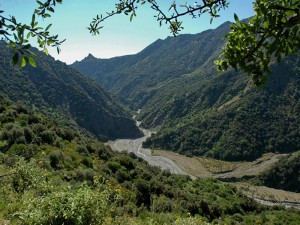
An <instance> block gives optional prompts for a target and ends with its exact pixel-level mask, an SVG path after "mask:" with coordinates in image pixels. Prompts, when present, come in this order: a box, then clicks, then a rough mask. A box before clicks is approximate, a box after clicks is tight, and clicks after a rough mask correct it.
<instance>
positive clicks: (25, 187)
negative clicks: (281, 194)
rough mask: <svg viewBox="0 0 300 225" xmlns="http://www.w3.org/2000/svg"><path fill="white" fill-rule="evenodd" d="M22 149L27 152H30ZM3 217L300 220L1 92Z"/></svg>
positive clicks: (7, 220)
mask: <svg viewBox="0 0 300 225" xmlns="http://www.w3.org/2000/svg"><path fill="white" fill-rule="evenodd" d="M21 157H24V158H26V160H24V158H21ZM0 162H1V163H0V179H1V186H0V190H1V191H0V199H1V204H0V221H1V223H2V224H25V225H27V224H42V225H46V224H93V225H98V224H124V225H126V224H128V225H131V224H178V223H179V224H204V223H207V222H208V221H209V222H213V223H215V222H218V223H229V224H237V223H239V222H241V221H246V222H247V223H249V224H254V223H256V222H257V221H263V222H265V223H270V224H287V221H288V223H289V224H297V222H298V221H299V219H300V214H299V213H297V211H294V212H293V211H288V210H284V209H278V208H277V209H275V208H274V209H273V208H271V207H263V206H261V205H259V204H258V203H256V202H255V201H254V200H253V199H251V198H249V197H247V196H245V195H243V194H242V193H241V192H239V191H238V190H237V189H236V188H235V187H233V186H231V185H229V184H226V183H221V182H218V181H216V180H212V179H195V180H192V179H191V178H189V177H188V176H179V175H172V174H170V173H169V172H168V171H161V170H160V169H159V168H158V167H151V166H150V165H149V164H147V163H145V162H144V161H143V160H141V159H138V158H137V157H136V156H135V155H134V154H129V155H127V154H124V153H122V154H121V153H117V152H113V151H111V149H110V148H109V147H108V146H107V145H104V144H103V143H100V142H97V141H95V140H91V139H89V138H87V137H84V136H82V135H80V134H79V133H77V132H76V131H71V130H68V129H66V128H64V127H60V126H57V125H56V123H55V121H53V120H50V119H49V118H47V117H45V116H44V115H42V114H35V113H33V112H32V111H31V110H30V109H28V108H27V107H25V106H24V105H22V104H15V103H13V102H12V101H9V100H7V99H5V98H3V97H2V96H0Z"/></svg>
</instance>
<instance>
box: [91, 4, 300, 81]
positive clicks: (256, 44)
mask: <svg viewBox="0 0 300 225" xmlns="http://www.w3.org/2000/svg"><path fill="white" fill-rule="evenodd" d="M144 4H148V5H149V6H150V7H151V8H152V9H153V10H154V11H156V12H157V14H156V16H155V17H156V18H157V21H158V22H159V24H160V26H161V25H162V24H164V23H165V24H168V25H169V29H170V30H171V33H172V34H173V35H174V36H176V35H177V34H179V32H180V31H181V30H182V29H183V27H182V21H180V20H179V18H180V17H183V16H191V17H192V18H198V17H200V16H201V15H202V14H205V13H208V14H209V15H210V16H211V22H212V20H213V19H214V18H217V17H219V14H218V13H219V11H220V10H221V9H225V8H226V7H228V5H229V1H227V0H223V1H221V0H219V1H217V0H202V1H201V3H198V2H195V3H194V4H193V5H191V4H189V3H187V2H186V3H184V4H181V5H180V4H177V3H176V2H175V1H174V2H173V3H172V4H171V5H170V7H169V10H168V12H164V11H163V10H162V9H161V5H160V4H158V3H157V2H156V1H155V0H119V3H118V4H115V8H116V11H112V12H107V14H106V16H103V15H101V16H97V17H96V18H94V19H93V21H92V22H91V24H90V27H89V28H88V29H89V30H90V32H91V33H92V34H94V35H95V34H99V30H100V29H102V28H103V26H100V24H101V23H102V22H103V21H105V20H106V19H108V18H109V17H112V16H114V15H116V14H122V13H124V14H125V15H130V21H131V20H132V19H133V17H135V16H136V11H137V10H138V8H139V7H140V6H142V5H144ZM253 5H254V11H255V16H254V17H253V18H251V19H249V20H248V21H246V22H241V21H240V20H239V18H238V17H237V16H236V15H234V18H235V21H236V23H235V24H232V26H231V31H230V32H229V34H228V35H226V36H225V38H226V39H228V42H227V44H226V46H225V48H224V49H223V53H222V54H221V56H220V58H221V59H220V60H218V61H216V64H217V65H218V70H220V71H222V70H227V69H228V67H229V66H232V67H233V68H234V69H238V68H241V69H242V70H244V71H245V72H246V73H248V74H249V75H250V76H251V77H252V80H253V82H254V84H255V85H256V86H261V85H263V84H265V82H266V81H267V80H268V78H267V76H266V75H265V73H266V72H267V73H270V64H271V62H272V60H273V59H277V60H278V61H281V59H282V57H283V56H286V55H288V54H290V53H292V54H295V53H297V52H298V50H299V47H300V34H299V28H300V2H299V0H274V1H268V0H256V2H254V3H253Z"/></svg>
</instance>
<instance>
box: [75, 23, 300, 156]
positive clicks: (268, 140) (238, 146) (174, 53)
mask: <svg viewBox="0 0 300 225" xmlns="http://www.w3.org/2000/svg"><path fill="white" fill-rule="evenodd" d="M228 31H229V23H225V24H223V25H222V26H220V27H219V28H217V29H215V30H210V31H205V32H203V33H201V34H197V35H180V36H178V37H176V38H167V39H166V40H158V41H156V42H154V43H153V44H151V45H150V46H148V47H147V48H146V49H144V50H143V51H142V52H140V53H138V54H136V55H132V56H125V57H118V58H113V59H109V60H100V59H95V58H93V57H91V56H89V57H87V58H85V59H84V60H82V61H81V62H77V63H75V64H73V66H74V67H75V68H77V69H79V70H80V71H81V72H83V73H85V74H87V75H89V76H91V77H92V78H94V79H95V80H97V81H99V82H100V83H101V84H103V85H104V86H105V87H106V88H109V89H110V90H111V91H113V92H114V93H115V94H117V95H121V96H123V97H125V98H127V100H128V101H130V102H133V107H134V108H136V109H142V110H141V112H140V114H139V115H138V116H137V119H138V120H140V121H142V126H143V127H146V128H155V127H157V128H159V129H158V130H159V131H158V132H157V133H156V134H155V135H153V136H152V137H151V138H150V139H149V140H147V141H146V143H145V145H144V146H146V147H150V148H162V149H168V150H171V151H175V152H179V153H181V154H186V155H189V156H192V155H205V156H208V157H214V158H219V159H224V160H253V159H255V158H257V157H260V156H261V155H262V154H264V153H266V152H282V153H285V152H293V151H296V150H299V148H300V146H299V143H300V140H299V126H298V124H299V123H300V121H299V118H300V117H299V110H298V108H299V103H298V99H299V56H293V57H285V58H284V61H283V62H282V63H281V64H278V63H276V62H274V63H273V65H272V71H273V73H272V74H271V75H270V76H271V77H272V80H271V81H270V82H269V83H268V84H266V86H265V87H264V88H261V89H259V88H253V87H251V84H250V83H249V80H248V77H247V76H246V75H245V74H244V73H242V72H240V71H238V72H235V71H234V70H232V69H231V70H228V71H226V72H224V73H223V74H222V75H221V76H220V75H219V74H218V73H217V72H216V71H215V70H214V68H213V65H214V61H215V60H216V59H217V57H218V55H219V53H220V51H221V50H220V49H221V47H222V45H223V44H224V42H223V41H222V37H223V35H225V34H226V33H227V32H228ZM111 65H114V66H111Z"/></svg>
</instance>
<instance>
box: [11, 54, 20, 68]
mask: <svg viewBox="0 0 300 225" xmlns="http://www.w3.org/2000/svg"><path fill="white" fill-rule="evenodd" d="M18 60H19V53H18V52H16V53H15V54H14V55H13V57H12V63H13V65H14V66H15V65H17V63H18Z"/></svg>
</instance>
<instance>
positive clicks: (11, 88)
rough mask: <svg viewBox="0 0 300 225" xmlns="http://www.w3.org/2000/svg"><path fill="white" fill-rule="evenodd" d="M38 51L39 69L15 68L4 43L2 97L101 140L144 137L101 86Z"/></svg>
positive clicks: (0, 61)
mask: <svg viewBox="0 0 300 225" xmlns="http://www.w3.org/2000/svg"><path fill="white" fill-rule="evenodd" d="M34 52H35V53H36V54H37V58H36V61H37V67H36V68H33V67H30V66H26V67H25V68H22V69H19V68H17V67H13V66H11V64H10V59H11V51H10V49H9V48H6V47H5V44H4V43H1V45H0V74H1V75H0V93H1V94H3V95H4V96H6V97H9V98H10V99H12V100H14V101H22V102H25V103H26V104H27V105H31V106H32V107H33V108H35V109H36V110H37V111H40V112H43V113H47V115H49V116H52V118H56V120H57V121H59V122H60V123H62V124H68V125H69V126H71V127H73V128H74V129H78V128H79V127H81V128H84V129H85V130H86V131H88V132H90V133H92V134H93V135H95V136H97V137H98V138H100V139H107V138H110V139H116V138H125V137H126V138H135V137H139V136H141V132H140V131H139V129H138V128H137V127H136V126H135V122H134V121H133V120H132V119H131V118H130V117H131V115H130V113H129V112H128V111H126V110H125V109H124V107H123V106H121V104H120V102H119V101H118V100H117V99H116V98H115V97H113V96H112V95H111V94H109V93H107V92H106V91H105V90H103V88H102V87H101V86H100V85H99V84H97V83H96V82H94V81H93V80H92V79H90V78H88V77H87V76H85V75H83V74H81V73H79V72H78V71H77V70H75V69H73V68H71V67H69V66H67V65H66V64H65V63H62V62H60V61H56V60H54V59H53V58H52V57H51V56H47V55H45V54H44V53H42V52H39V51H37V50H34Z"/></svg>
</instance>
